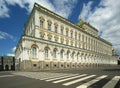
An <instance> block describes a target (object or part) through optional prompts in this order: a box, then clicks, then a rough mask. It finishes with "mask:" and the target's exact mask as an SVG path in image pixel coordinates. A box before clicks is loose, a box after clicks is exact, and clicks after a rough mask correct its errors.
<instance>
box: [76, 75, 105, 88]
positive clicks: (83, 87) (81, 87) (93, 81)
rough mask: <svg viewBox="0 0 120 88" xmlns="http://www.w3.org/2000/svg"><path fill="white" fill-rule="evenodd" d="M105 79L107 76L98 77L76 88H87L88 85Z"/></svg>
mask: <svg viewBox="0 0 120 88" xmlns="http://www.w3.org/2000/svg"><path fill="white" fill-rule="evenodd" d="M105 77H107V75H103V76H100V77H98V78H96V79H93V80H91V81H89V82H87V83H84V84H82V85H80V86H78V87H76V88H87V87H89V86H90V85H92V84H94V83H96V82H98V81H100V80H101V79H103V78H105Z"/></svg>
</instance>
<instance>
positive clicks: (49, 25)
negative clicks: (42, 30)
mask: <svg viewBox="0 0 120 88" xmlns="http://www.w3.org/2000/svg"><path fill="white" fill-rule="evenodd" d="M48 30H51V23H50V22H48Z"/></svg>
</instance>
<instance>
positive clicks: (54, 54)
mask: <svg viewBox="0 0 120 88" xmlns="http://www.w3.org/2000/svg"><path fill="white" fill-rule="evenodd" d="M56 54H57V49H54V50H53V57H54V59H55V58H56V56H57V55H56Z"/></svg>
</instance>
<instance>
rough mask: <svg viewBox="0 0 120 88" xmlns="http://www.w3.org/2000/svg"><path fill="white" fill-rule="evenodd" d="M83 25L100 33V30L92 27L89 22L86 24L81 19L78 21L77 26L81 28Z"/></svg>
mask: <svg viewBox="0 0 120 88" xmlns="http://www.w3.org/2000/svg"><path fill="white" fill-rule="evenodd" d="M83 24H86V25H88V26H89V27H91V28H92V29H94V30H95V31H97V32H98V30H97V29H96V28H95V27H93V26H92V25H91V24H90V23H88V22H84V21H83V19H82V18H80V20H79V21H78V23H76V25H78V26H79V27H81V26H82V25H83Z"/></svg>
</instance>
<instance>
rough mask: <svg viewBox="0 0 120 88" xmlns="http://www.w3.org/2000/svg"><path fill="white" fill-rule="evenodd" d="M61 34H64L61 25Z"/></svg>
mask: <svg viewBox="0 0 120 88" xmlns="http://www.w3.org/2000/svg"><path fill="white" fill-rule="evenodd" d="M61 34H62V35H63V27H61Z"/></svg>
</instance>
